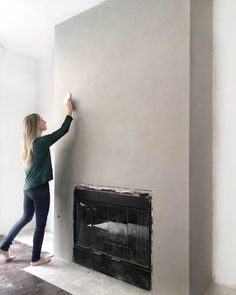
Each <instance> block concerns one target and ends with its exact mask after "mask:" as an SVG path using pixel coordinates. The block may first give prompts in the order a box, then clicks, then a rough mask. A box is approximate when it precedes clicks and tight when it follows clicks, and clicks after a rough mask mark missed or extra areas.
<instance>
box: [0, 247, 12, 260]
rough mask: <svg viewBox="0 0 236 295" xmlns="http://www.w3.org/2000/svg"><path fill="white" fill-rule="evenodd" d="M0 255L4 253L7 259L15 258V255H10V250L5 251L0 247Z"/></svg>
mask: <svg viewBox="0 0 236 295" xmlns="http://www.w3.org/2000/svg"><path fill="white" fill-rule="evenodd" d="M0 255H3V256H4V257H5V259H6V261H9V260H12V259H14V258H15V256H13V255H12V256H10V255H9V252H8V251H4V250H2V249H0Z"/></svg>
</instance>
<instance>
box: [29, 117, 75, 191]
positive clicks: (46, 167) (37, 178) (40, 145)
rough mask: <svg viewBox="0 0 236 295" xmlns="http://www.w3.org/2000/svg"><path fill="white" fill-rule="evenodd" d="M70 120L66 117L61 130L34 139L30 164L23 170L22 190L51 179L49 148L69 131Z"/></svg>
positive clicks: (70, 118)
mask: <svg viewBox="0 0 236 295" xmlns="http://www.w3.org/2000/svg"><path fill="white" fill-rule="evenodd" d="M72 120H73V118H72V117H71V116H68V115H67V116H66V118H65V121H64V122H63V124H62V126H61V128H59V129H58V130H56V131H55V132H53V133H51V134H49V135H45V136H41V137H37V138H35V140H34V142H33V152H32V158H31V162H30V165H29V167H28V168H27V169H26V170H25V185H24V190H27V189H30V188H33V187H36V186H38V185H40V184H43V183H45V182H48V181H50V180H52V179H53V172H52V163H51V155H50V149H49V148H50V146H51V145H53V144H54V143H55V142H56V141H58V139H60V138H61V137H62V136H63V135H65V134H66V133H67V132H68V131H69V128H70V124H71V122H72Z"/></svg>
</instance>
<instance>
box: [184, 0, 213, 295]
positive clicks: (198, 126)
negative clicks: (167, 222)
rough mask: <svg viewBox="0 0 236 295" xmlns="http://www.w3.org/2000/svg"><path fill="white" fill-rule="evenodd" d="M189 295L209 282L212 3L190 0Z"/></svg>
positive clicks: (198, 292)
mask: <svg viewBox="0 0 236 295" xmlns="http://www.w3.org/2000/svg"><path fill="white" fill-rule="evenodd" d="M190 18H191V30H190V36H191V42H190V44H191V50H190V52H191V54H190V56H191V59H190V69H191V70H190V183H189V184H190V194H189V203H190V208H189V213H190V214H189V224H190V236H189V241H190V258H189V260H190V294H191V295H199V294H203V291H204V289H205V288H206V286H207V285H208V284H209V283H210V282H211V280H212V212H213V208H212V158H213V156H212V151H213V148H212V144H213V127H212V68H213V66H212V55H213V1H212V0H207V1H206V0H197V1H196V0H191V17H190Z"/></svg>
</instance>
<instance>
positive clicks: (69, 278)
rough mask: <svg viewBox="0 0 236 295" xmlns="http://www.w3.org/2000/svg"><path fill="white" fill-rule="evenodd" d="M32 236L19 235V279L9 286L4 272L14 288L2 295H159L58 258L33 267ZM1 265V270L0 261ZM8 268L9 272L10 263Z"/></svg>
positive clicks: (226, 292)
mask: <svg viewBox="0 0 236 295" xmlns="http://www.w3.org/2000/svg"><path fill="white" fill-rule="evenodd" d="M32 236H33V233H32V231H26V232H22V233H20V234H19V235H18V237H17V241H19V242H21V243H24V244H20V243H17V242H15V244H14V247H15V248H14V251H17V252H18V253H20V254H19V255H20V256H19V257H18V260H16V261H15V262H14V263H15V270H14V271H13V272H11V275H14V276H15V277H18V278H19V279H15V278H14V282H13V281H12V282H11V281H10V279H11V276H9V277H8V279H9V282H7V281H5V282H3V278H4V279H6V269H3V268H2V271H1V273H0V276H1V280H0V282H1V283H2V284H3V285H4V286H6V284H9V285H8V286H9V287H11V288H5V289H2V290H1V292H0V294H1V295H13V294H21V295H25V294H35V292H36V294H39V295H41V294H43V295H47V294H50V295H53V294H58V295H59V294H61V295H67V294H68V295H69V294H75V295H78V294H80V295H113V294H114V290H116V295H157V294H152V292H148V291H145V290H142V289H140V288H136V287H134V286H132V285H129V284H127V283H124V282H122V281H120V280H117V279H114V278H112V277H109V276H106V275H104V274H101V273H98V272H96V271H93V270H90V269H88V268H86V267H83V266H80V265H78V264H75V263H69V262H67V261H64V260H61V259H59V258H54V259H53V261H52V262H51V263H50V264H48V265H44V266H38V267H31V266H29V262H30V251H31V246H32ZM22 245H23V246H22ZM52 249H53V234H52V233H50V232H46V234H45V239H44V243H43V251H45V252H49V253H52ZM0 265H1V266H2V263H1V261H0ZM6 267H7V269H9V268H10V263H8V264H7V266H6ZM22 270H23V271H22ZM19 281H21V284H20V283H19ZM20 285H21V286H20ZM0 287H1V284H0ZM17 288H18V289H19V288H20V289H19V290H18V289H17ZM4 290H5V291H4ZM30 292H31V293H30ZM47 292H48V293H47ZM199 295H236V289H233V288H228V287H224V286H218V285H212V286H211V287H210V288H209V289H208V290H207V291H206V292H204V294H199Z"/></svg>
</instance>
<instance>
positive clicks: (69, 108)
mask: <svg viewBox="0 0 236 295" xmlns="http://www.w3.org/2000/svg"><path fill="white" fill-rule="evenodd" d="M73 109H74V107H73V104H72V100H71V98H70V99H68V100H67V103H66V110H67V112H66V114H67V115H69V116H71V117H72V111H73Z"/></svg>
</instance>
